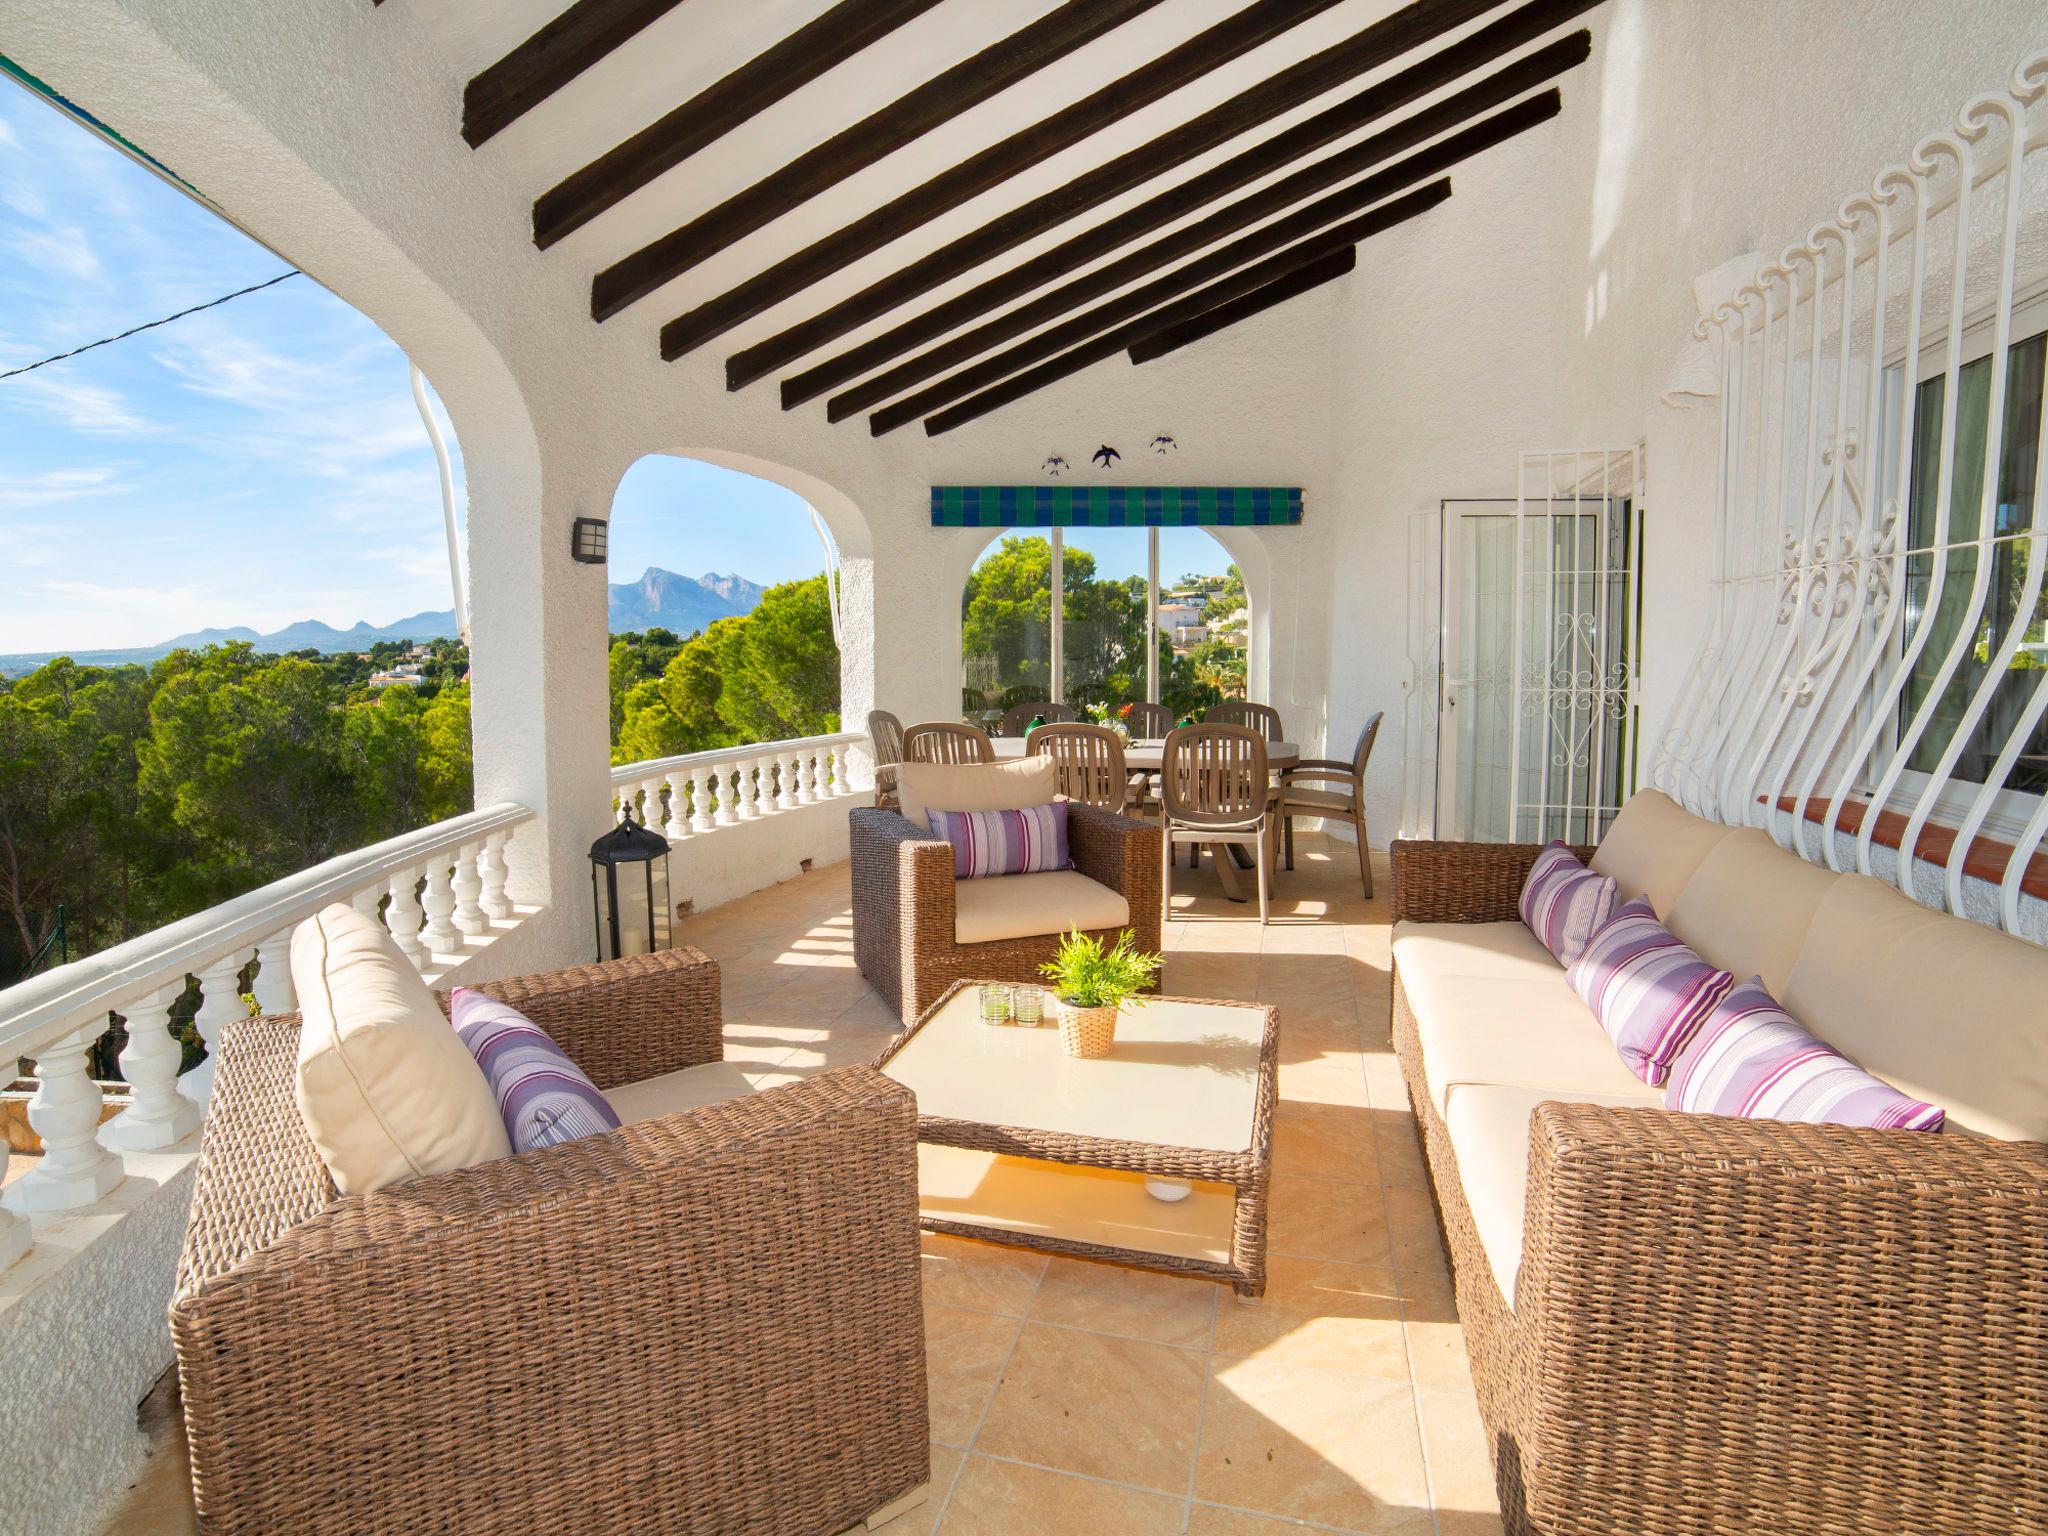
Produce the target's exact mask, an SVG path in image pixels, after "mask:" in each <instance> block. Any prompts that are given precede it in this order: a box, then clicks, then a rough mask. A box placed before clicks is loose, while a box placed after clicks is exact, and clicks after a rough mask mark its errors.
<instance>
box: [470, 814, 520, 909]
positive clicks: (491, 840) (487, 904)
mask: <svg viewBox="0 0 2048 1536" xmlns="http://www.w3.org/2000/svg"><path fill="white" fill-rule="evenodd" d="M508 835H509V834H507V833H504V832H493V833H492V834H491V835H490V836H489V837H487V838H485V839H484V851H483V852H482V853H481V854H479V855H478V856H477V861H476V869H477V875H478V877H479V878H480V879H481V880H482V881H483V894H482V896H481V897H480V898H479V902H480V904H481V905H482V907H483V909H484V916H485V917H487V918H495V919H496V920H497V921H499V922H506V921H508V920H509V919H510V918H511V916H512V898H511V896H510V895H508V894H507V893H506V890H505V881H506V879H507V878H508V877H509V876H510V874H511V873H512V871H511V869H510V867H509V866H508V865H507V864H506V863H505V839H506V837H507V836H508Z"/></svg>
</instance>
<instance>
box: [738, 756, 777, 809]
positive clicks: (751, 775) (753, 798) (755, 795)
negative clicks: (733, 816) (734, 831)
mask: <svg viewBox="0 0 2048 1536" xmlns="http://www.w3.org/2000/svg"><path fill="white" fill-rule="evenodd" d="M738 771H739V776H740V777H739V786H740V804H739V815H740V820H741V821H759V820H760V819H761V817H762V816H764V815H766V814H767V811H766V810H764V809H763V808H762V805H761V798H762V794H761V792H762V791H763V790H765V789H766V788H767V787H768V786H767V784H766V783H765V782H764V780H765V778H766V777H767V772H768V764H767V761H766V759H759V758H752V757H743V758H741V759H740V760H739V765H738ZM767 809H768V810H772V809H774V798H773V796H770V797H769V805H768V807H767Z"/></svg>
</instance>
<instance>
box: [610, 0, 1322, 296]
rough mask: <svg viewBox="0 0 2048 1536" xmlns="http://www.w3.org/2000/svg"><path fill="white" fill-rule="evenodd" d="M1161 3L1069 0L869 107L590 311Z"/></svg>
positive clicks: (616, 275)
mask: <svg viewBox="0 0 2048 1536" xmlns="http://www.w3.org/2000/svg"><path fill="white" fill-rule="evenodd" d="M1322 3H1324V4H1327V3H1330V0H1322ZM1157 4H1159V0H1067V3H1066V4H1064V5H1062V6H1061V7H1060V8H1059V9H1058V10H1055V11H1051V12H1049V13H1047V14H1046V15H1044V16H1041V17H1039V19H1038V20H1036V21H1034V22H1032V23H1031V24H1030V25H1029V26H1026V27H1020V28H1019V29H1018V30H1017V31H1015V32H1013V33H1011V34H1010V35H1009V36H1008V37H1005V38H1004V39H1003V40H1002V41H1001V42H997V43H991V44H990V45H989V46H988V47H986V48H984V49H982V50H981V51H980V52H979V53H977V54H975V55H974V56H973V57H972V58H970V59H967V60H965V61H963V62H962V63H959V64H955V65H954V66H953V67H952V68H951V69H948V70H944V71H942V72H941V73H939V74H938V75H935V76H934V77H933V78H932V79H930V80H927V81H926V82H925V83H924V84H922V85H920V86H918V87H917V89H915V90H913V91H910V92H908V93H907V94H905V95H902V96H899V97H897V98H896V100H894V101H892V102H891V103H889V105H888V106H886V107H883V108H881V109H880V110H878V111H875V112H871V113H869V114H868V115H867V116H866V117H864V118H862V119H861V120H860V121H859V122H857V123H855V124H854V125H853V126H852V127H851V128H846V129H842V130H841V131H840V132H838V133H835V134H834V135H832V137H831V138H829V139H827V140H826V141H825V142H824V143H822V144H820V145H818V146H816V147H815V148H813V149H809V150H806V151H805V152H804V153H803V154H801V155H798V156H797V157H796V159H794V160H792V161H790V162H789V163H788V164H787V165H785V166H783V167H782V168H781V169H780V170H778V171H776V172H774V173H773V174H772V175H768V176H764V177H763V178H762V179H761V180H759V181H757V182H755V183H754V184H753V185H752V186H750V187H747V188H745V189H744V190H742V191H739V192H735V193H734V194H733V195H732V196H731V197H729V198H727V199H726V200H725V201H724V202H722V203H720V204H719V205H718V206H717V207H715V208H711V209H708V210H706V211H705V212H703V213H701V214H699V215H698V216H697V217H696V218H694V219H692V220H691V221H690V222H689V223H687V224H685V225H683V226H682V227H681V228H680V229H673V230H670V231H669V232H668V233H667V234H665V235H663V236H662V237H661V238H660V239H659V240H656V241H653V242H652V243H650V244H648V245H644V246H642V247H641V248H640V249H639V250H637V251H635V252H633V254H632V255H630V256H627V257H625V258H624V259H622V260H620V261H616V262H614V263H612V265H611V266H609V267H606V268H605V269H604V270H603V271H602V272H600V273H598V274H597V277H596V279H595V280H594V281H593V282H592V283H591V285H590V313H591V314H592V315H593V316H594V317H595V318H597V319H599V320H609V319H610V318H611V317H612V316H613V315H616V314H617V313H619V311H620V310H622V309H624V308H626V307H627V306H628V305H630V304H634V303H637V302H638V301H639V300H641V299H644V298H645V297H647V295H648V294H650V293H652V292H654V290H655V289H657V288H659V287H660V286H661V285H662V284H663V283H666V282H668V281H669V280H670V279H672V278H675V277H680V276H681V275H682V274H683V273H685V272H687V271H689V270H690V268H691V267H693V266H695V265H696V264H697V263H698V262H700V261H702V260H703V259H704V258H705V257H707V256H710V255H712V254H714V253H716V252H718V251H722V250H724V249H725V248H726V247H727V246H729V245H731V244H732V243H733V242H734V241H736V240H739V239H741V238H743V237H745V236H747V235H749V234H752V233H753V232H754V231H755V230H757V229H760V228H761V227H762V226H763V225H766V224H768V223H771V222H772V221H774V220H775V219H778V218H780V217H781V216H782V215H783V214H785V213H787V212H789V210H790V209H792V208H795V207H797V206H799V205H800V204H802V203H804V202H807V201H808V200H809V199H811V198H813V197H816V196H817V195H818V194H819V193H820V192H823V191H826V190H828V189H829V188H831V187H835V186H837V185H838V184H839V183H840V182H842V181H844V180H845V179H846V178H847V177H849V176H852V175H853V174H855V173H856V172H858V171H861V170H864V169H865V168H866V167H868V166H870V165H873V164H874V163H875V162H876V161H878V160H880V159H882V158H883V157H884V156H887V155H890V154H894V153H895V152H896V151H897V150H899V149H901V148H903V147H904V146H905V145H906V144H909V143H912V142H913V141H915V140H916V139H919V138H921V137H923V136H924V135H925V134H927V133H929V132H931V131H932V130H933V129H934V128H937V127H939V126H941V125H942V124H944V123H946V122H948V121H950V120H951V119H953V118H955V117H958V116H959V115H960V114H961V113H962V112H965V111H966V110H967V109H968V108H970V107H973V106H977V105H979V104H980V103H982V102H984V101H986V100H988V99H989V97H991V96H994V95H995V94H996V93H997V92H999V91H1003V90H1007V89H1008V88H1009V87H1010V86H1013V85H1015V84H1016V83H1017V82H1018V81H1020V80H1024V79H1026V78H1028V77H1029V76H1031V75H1033V74H1035V73H1037V72H1038V71H1039V70H1041V69H1043V68H1045V67H1046V66H1047V65H1049V64H1053V63H1057V62H1058V61H1059V60H1061V59H1063V58H1065V57H1066V56H1067V55H1068V54H1070V53H1072V52H1074V50H1076V49H1077V48H1081V47H1084V46H1085V45H1087V44H1089V43H1092V42H1094V41H1095V40H1096V39H1097V38H1099V37H1102V36H1103V35H1105V34H1106V33H1109V32H1112V31H1114V30H1115V29H1116V28H1118V27H1120V26H1122V25H1123V24H1124V23H1125V22H1126V21H1129V20H1130V19H1131V18H1132V17H1134V16H1137V15H1139V14H1140V13H1142V12H1144V11H1149V10H1151V9H1152V7H1153V6H1155V5H1157Z"/></svg>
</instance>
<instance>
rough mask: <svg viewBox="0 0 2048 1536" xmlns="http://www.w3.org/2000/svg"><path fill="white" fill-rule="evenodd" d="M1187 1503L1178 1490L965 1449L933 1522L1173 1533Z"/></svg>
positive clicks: (968, 1532)
mask: <svg viewBox="0 0 2048 1536" xmlns="http://www.w3.org/2000/svg"><path fill="white" fill-rule="evenodd" d="M1186 1509H1187V1500H1186V1498H1185V1497H1179V1498H1176V1497H1172V1496H1170V1495H1166V1494H1159V1493H1146V1492H1142V1491H1140V1490H1139V1489H1136V1488H1124V1487H1119V1486H1117V1485H1116V1484H1113V1483H1101V1482H1092V1481H1090V1480H1089V1479H1087V1478H1082V1477H1069V1476H1068V1475H1067V1474H1065V1473H1063V1472H1049V1471H1046V1470H1045V1469H1044V1468H1042V1467H1026V1466H1019V1465H1017V1464H1016V1463H1014V1462H1008V1461H994V1460H991V1459H990V1458H988V1457H986V1456H970V1457H968V1458H967V1464H966V1466H965V1467H963V1468H962V1469H961V1472H960V1479H959V1482H958V1483H957V1484H955V1486H954V1488H953V1497H952V1500H951V1502H950V1503H948V1505H947V1506H946V1513H945V1517H944V1519H943V1520H942V1521H941V1522H940V1524H939V1530H940V1531H941V1532H943V1533H945V1536H1103V1533H1109V1532H1115V1533H1117V1536H1126V1533H1128V1536H1177V1533H1178V1532H1179V1531H1180V1529H1181V1521H1182V1518H1183V1516H1184V1514H1185V1512H1186Z"/></svg>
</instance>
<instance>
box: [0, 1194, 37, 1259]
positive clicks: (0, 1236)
mask: <svg viewBox="0 0 2048 1536" xmlns="http://www.w3.org/2000/svg"><path fill="white" fill-rule="evenodd" d="M34 1242H35V1234H34V1233H33V1232H31V1231H30V1230H29V1224H28V1223H27V1222H25V1221H23V1220H22V1219H21V1218H20V1217H19V1216H17V1215H15V1214H14V1212H12V1211H10V1210H7V1209H6V1208H5V1207H0V1270H4V1269H5V1268H7V1266H8V1265H10V1264H12V1263H13V1262H14V1261H15V1260H16V1259H22V1258H26V1257H28V1251H29V1248H30V1247H31V1246H32V1245H33V1244H34Z"/></svg>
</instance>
